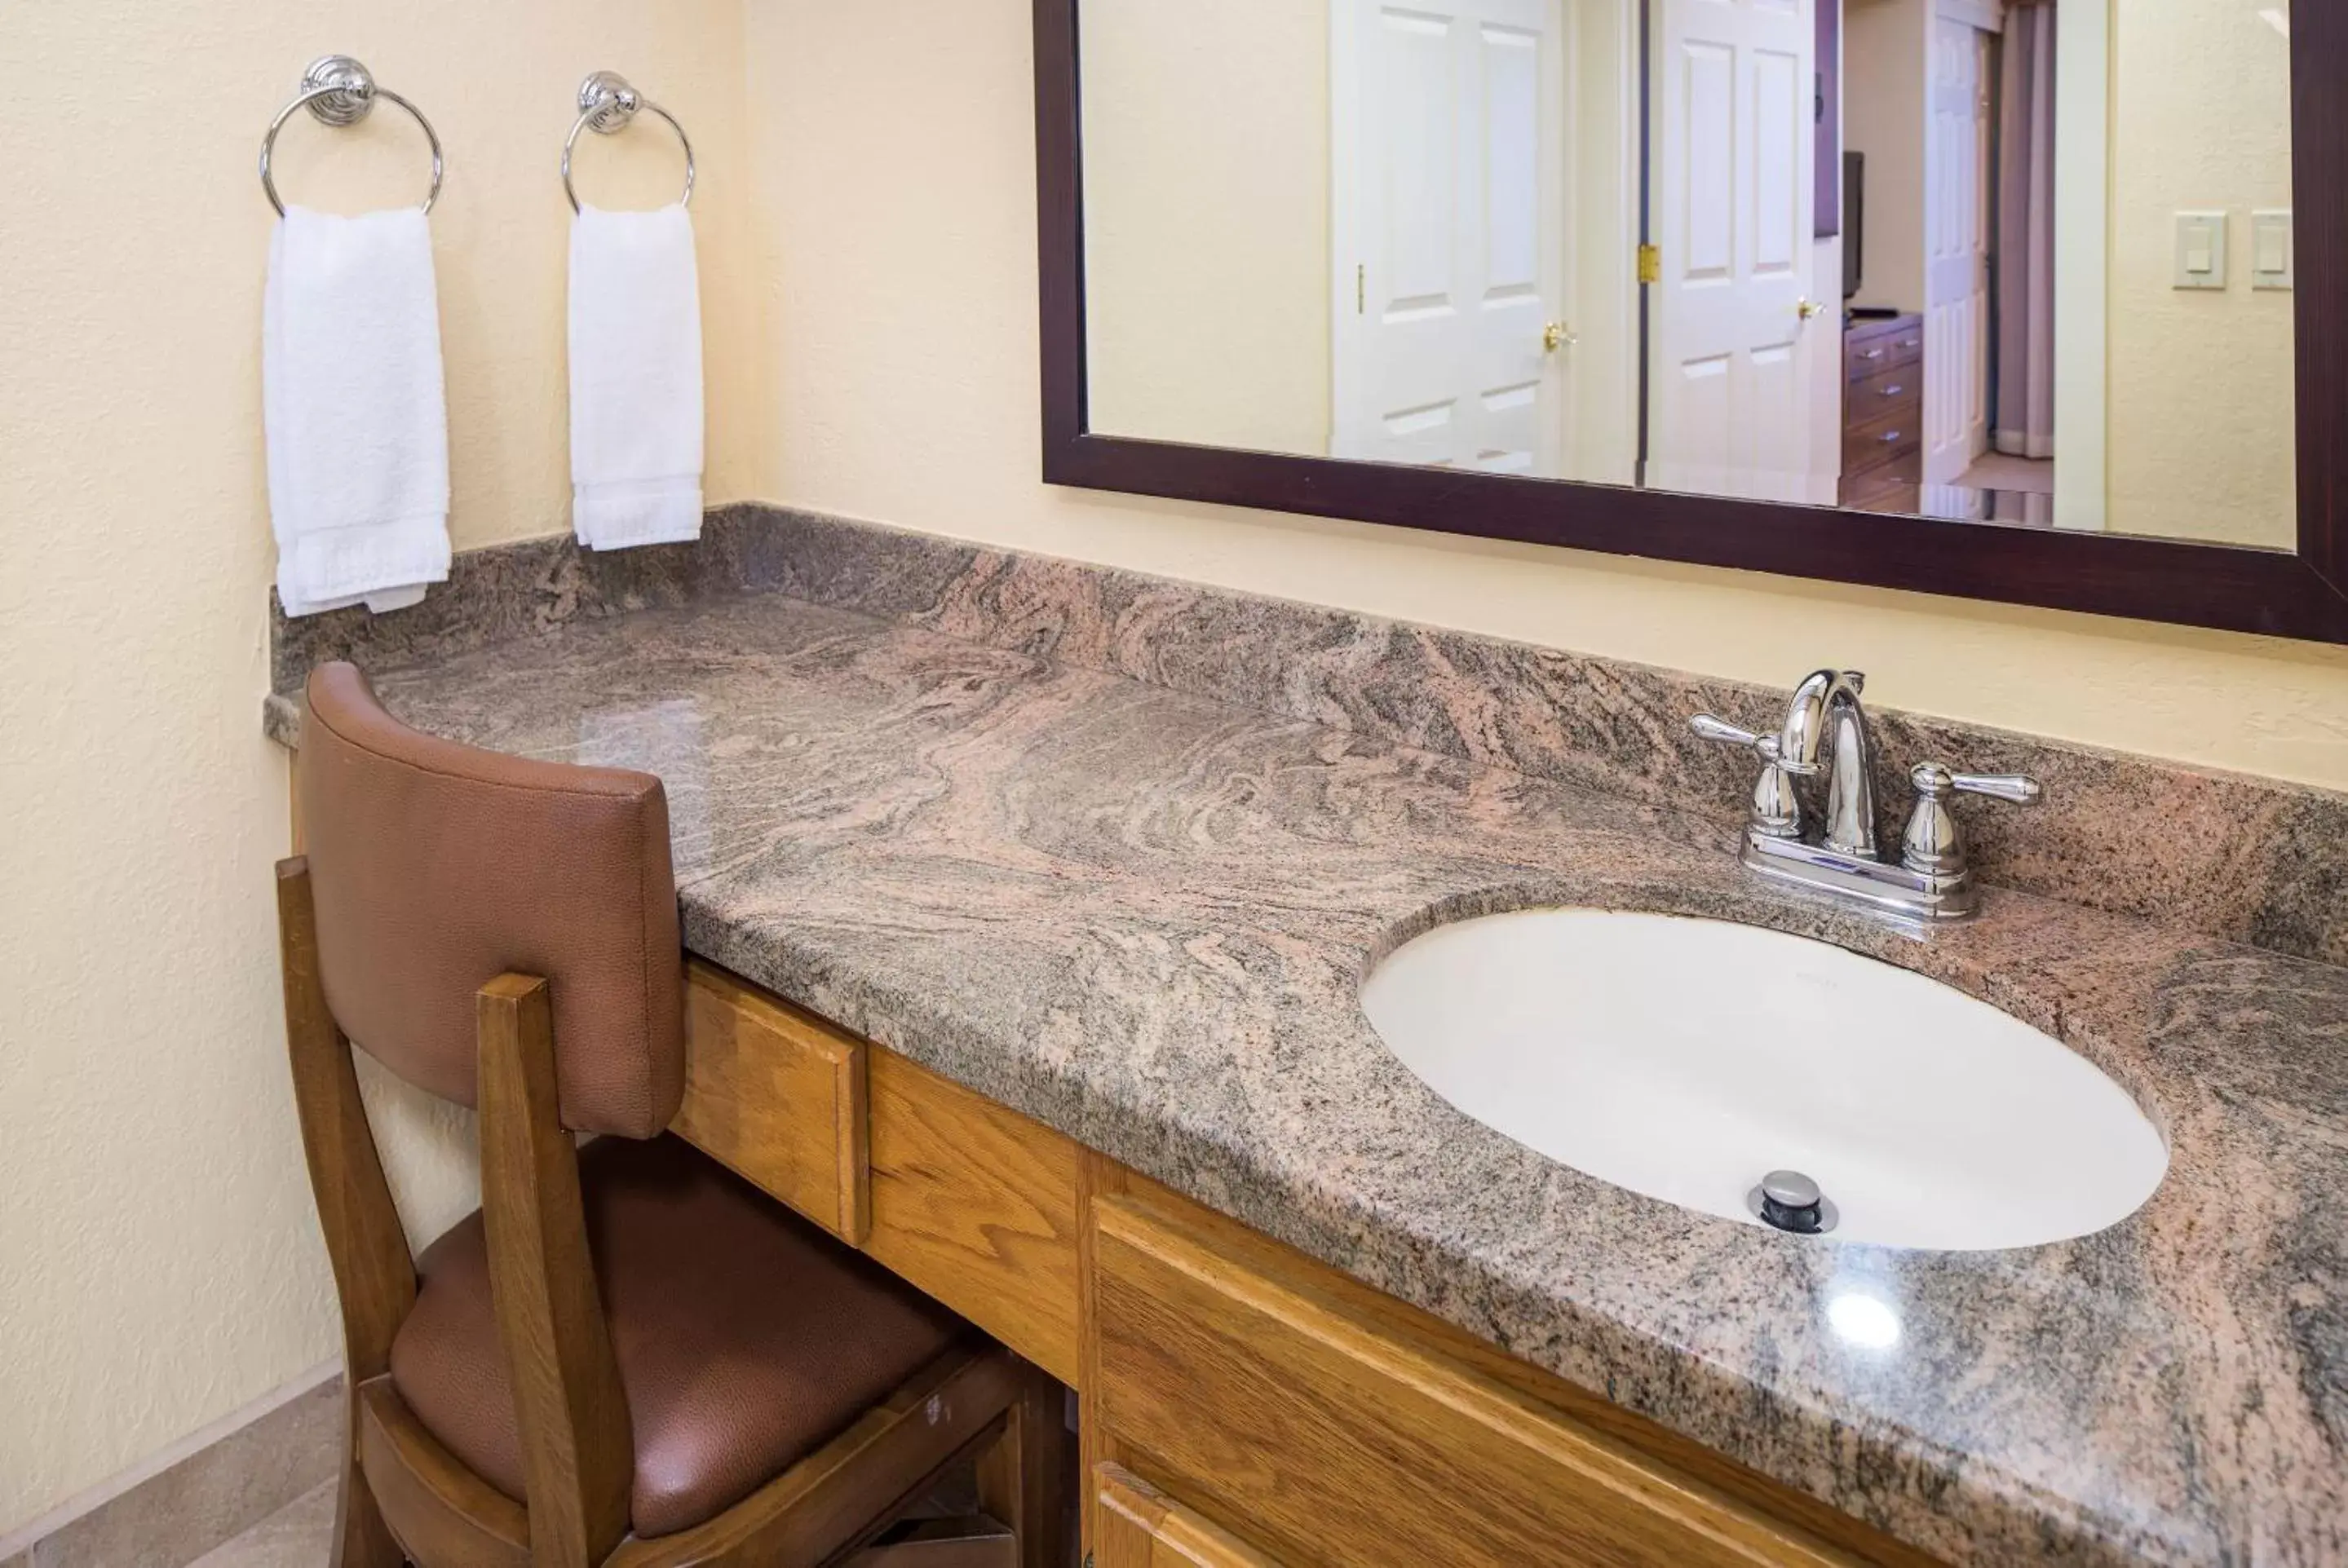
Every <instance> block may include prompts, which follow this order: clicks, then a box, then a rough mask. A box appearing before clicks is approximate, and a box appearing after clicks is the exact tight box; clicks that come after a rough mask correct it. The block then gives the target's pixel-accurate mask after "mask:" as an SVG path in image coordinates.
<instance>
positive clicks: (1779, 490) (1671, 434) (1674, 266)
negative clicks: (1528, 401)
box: [1646, 0, 1831, 500]
mask: <svg viewBox="0 0 2348 1568" xmlns="http://www.w3.org/2000/svg"><path fill="white" fill-rule="evenodd" d="M1811 5H1812V0H1655V4H1654V5H1653V11H1652V15H1653V19H1654V30H1655V36H1654V55H1653V59H1654V67H1653V70H1654V80H1653V84H1652V87H1651V91H1652V94H1653V103H1654V105H1655V115H1654V138H1653V149H1652V154H1651V156H1652V159H1653V162H1652V164H1651V166H1650V170H1649V192H1650V200H1651V202H1652V212H1653V228H1652V232H1653V235H1654V238H1655V243H1656V244H1657V245H1658V247H1659V248H1660V251H1661V256H1660V259H1659V261H1660V272H1661V276H1660V279H1659V280H1658V282H1657V283H1656V284H1655V286H1654V287H1653V289H1652V290H1651V291H1650V294H1651V306H1650V308H1651V311H1652V319H1651V326H1650V333H1649V345H1650V346H1649V357H1648V364H1649V373H1648V374H1649V405H1648V406H1649V424H1648V436H1647V472H1646V477H1647V482H1648V483H1649V484H1652V485H1655V486H1657V487H1662V488H1665V489H1674V490H1695V491H1702V492H1704V493H1706V494H1711V495H1724V496H1743V497H1758V498H1766V499H1776V500H1807V499H1812V498H1816V497H1815V495H1814V492H1817V491H1818V490H1819V489H1820V487H1821V480H1822V477H1813V476H1812V475H1811V474H1810V472H1809V466H1810V462H1811V445H1812V443H1811V430H1810V419H1811V412H1810V411H1811V405H1812V403H1813V399H1812V398H1811V396H1810V395H1809V392H1810V388H1811V386H1812V384H1813V381H1812V378H1813V377H1814V376H1815V375H1816V374H1819V372H1818V366H1817V364H1815V360H1816V358H1817V355H1816V353H1815V347H1814V344H1813V343H1811V342H1809V341H1808V340H1810V339H1813V338H1821V337H1823V336H1825V335H1827V334H1825V333H1812V332H1810V331H1808V330H1807V323H1805V321H1804V318H1803V314H1802V306H1803V303H1804V301H1805V299H1806V297H1813V296H1814V286H1813V282H1812V279H1811V277H1810V266H1811V259H1812V251H1813V246H1812V241H1811V238H1810V236H1811V231H1812V222H1811V205H1812V200H1813V195H1812V192H1813V187H1812V182H1811V180H1810V178H1809V171H1810V167H1811V138H1812V135H1813V129H1812V123H1813V118H1814V102H1813V97H1812V91H1813V87H1812V84H1813V77H1812V71H1813V66H1814V55H1815V50H1816V44H1815V35H1814V30H1813V29H1814V23H1813V13H1812V10H1811ZM1822 319H1824V320H1827V321H1829V322H1830V320H1831V317H1830V316H1828V317H1826V318H1822ZM1823 483H1824V484H1825V485H1826V486H1827V487H1830V485H1831V477H1823Z"/></svg>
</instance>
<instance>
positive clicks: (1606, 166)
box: [1035, 0, 2348, 641]
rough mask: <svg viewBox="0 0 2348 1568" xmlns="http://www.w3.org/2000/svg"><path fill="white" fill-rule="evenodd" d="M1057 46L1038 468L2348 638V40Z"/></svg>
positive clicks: (2267, 36)
mask: <svg viewBox="0 0 2348 1568" xmlns="http://www.w3.org/2000/svg"><path fill="white" fill-rule="evenodd" d="M2294 13H2296V14H2294ZM1035 20H1036V42H1037V72H1038V92H1039V100H1038V101H1039V114H1040V120H1039V128H1040V132H1041V135H1040V149H1041V191H1042V197H1043V202H1042V209H1043V210H1042V243H1043V255H1042V261H1043V272H1044V284H1045V291H1044V312H1045V344H1044V348H1045V477H1047V478H1048V479H1051V480H1054V481H1055V482H1060V483H1068V484H1077V485H1086V486H1092V487H1103V488H1111V489H1121V490H1130V491H1138V492H1141V493H1147V494H1155V495H1166V496H1177V497H1189V498H1194V499H1204V500H1214V501H1227V502H1233V503H1237V504H1242V505H1253V506H1262V507H1274V508H1280V509H1289V510H1298V511H1305V512H1313V513H1320V514H1323V515H1330V516H1342V517H1354V518H1365V519H1367V520H1374V521H1382V522H1395V523H1403V524H1407V525H1411V526H1416V527H1426V528H1441V529H1446V530H1449V531H1454V532H1465V533H1474V534H1483V535H1488V536H1494V537H1502V538H1520V539H1532V540H1539V541H1542V542H1553V543H1559V544H1568V545H1579V546H1582V547H1585V548H1599V549H1606V550H1613V551H1619V552H1624V553H1632V554H1641V555H1649V556H1655V557H1661V558H1665V559H1685V560H1697V561H1705V562H1710V563H1714V564H1720V565H1731V566H1745V567H1754V568H1758V569H1765V570H1774V571H1783V572H1789V573H1794V574H1797V575H1804V576H1816V577H1825V578H1832V579H1840V580H1849V581H1859V582H1871V583H1879V584H1883V585H1887V586H1897V587H1906V588H1916V589H1927V590H1933V591H1941V592H1949V593H1958V594H1966V595H1971V596H1974V597H1983V598H1993V599H2001V600H2014V601H2020V602H2029V603H2038V604H2045V605H2052V606H2057V607H2062V608H2072V609H2082V610H2097V611H2102V612H2106V613H2115V614H2125V615H2137V616H2145V617H2149V618H2154V619H2160V620H2177V621H2185V622H2192V623H2199V624H2204V625H2212V626H2224V627H2231V628H2235V629H2239V630H2263V631H2270V632H2277V633H2281V634H2283V635H2290V636H2297V637H2307V638H2319V639H2323V640H2327V641H2348V592H2343V589H2348V538H2343V528H2348V521H2343V519H2348V499H2340V500H2335V498H2334V496H2333V492H2334V490H2335V489H2336V488H2338V487H2341V486H2343V485H2348V437H2343V431H2348V408H2343V399H2348V297H2343V296H2344V295H2348V165H2343V150H2348V102H2343V98H2348V8H2342V7H2338V6H2333V5H2325V4H2320V3H2319V0H2298V3H2297V4H2296V5H2293V4H2291V0H2145V3H2143V4H2135V5H2119V4H2117V0H1184V3H1183V4H1181V5H1169V4H1166V3H1165V0H1036V11H1035ZM2294 89H2296V90H2294Z"/></svg>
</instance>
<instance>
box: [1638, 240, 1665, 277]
mask: <svg viewBox="0 0 2348 1568" xmlns="http://www.w3.org/2000/svg"><path fill="white" fill-rule="evenodd" d="M1639 282H1643V283H1660V282H1663V247H1662V246H1661V245H1642V246H1640V247H1639Z"/></svg>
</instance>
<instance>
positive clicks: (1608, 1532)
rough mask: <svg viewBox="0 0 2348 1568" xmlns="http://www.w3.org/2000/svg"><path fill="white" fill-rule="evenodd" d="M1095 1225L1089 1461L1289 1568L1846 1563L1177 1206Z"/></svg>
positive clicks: (1339, 1283)
mask: <svg viewBox="0 0 2348 1568" xmlns="http://www.w3.org/2000/svg"><path fill="white" fill-rule="evenodd" d="M1091 1223H1092V1226H1093V1231H1092V1236H1091V1243H1092V1247H1091V1251H1092V1260H1093V1261H1092V1276H1091V1280H1090V1286H1091V1311H1090V1315H1089V1317H1088V1319H1087V1321H1086V1349H1087V1354H1088V1358H1089V1363H1090V1370H1091V1372H1092V1375H1093V1378H1092V1381H1091V1382H1090V1384H1089V1386H1088V1392H1089V1393H1090V1395H1091V1403H1090V1406H1089V1412H1090V1413H1091V1415H1092V1417H1093V1419H1095V1420H1096V1421H1097V1423H1098V1426H1099V1429H1100V1430H1099V1431H1098V1433H1097V1434H1096V1446H1097V1449H1098V1450H1099V1452H1100V1454H1101V1455H1102V1458H1101V1459H1100V1460H1098V1461H1097V1462H1100V1463H1112V1464H1122V1465H1124V1466H1126V1467H1127V1468H1128V1469H1129V1470H1131V1471H1134V1472H1135V1473H1137V1474H1139V1475H1141V1476H1143V1477H1144V1478H1145V1479H1146V1480H1148V1481H1150V1482H1151V1483H1153V1484H1154V1485H1157V1486H1159V1487H1162V1488H1163V1489H1164V1491H1166V1493H1167V1494H1168V1495H1169V1496H1171V1497H1176V1498H1179V1499H1181V1500H1182V1501H1183V1503H1184V1504H1185V1505H1187V1506H1189V1507H1194V1508H1196V1509H1197V1510H1198V1511H1200V1513H1201V1514H1202V1515H1203V1516H1209V1517H1212V1518H1213V1519H1215V1520H1217V1521H1218V1522H1220V1523H1221V1524H1223V1525H1226V1526H1228V1527H1229V1528H1230V1529H1231V1531H1233V1532H1236V1534H1237V1535H1239V1536H1241V1537H1245V1538H1247V1539H1249V1540H1252V1541H1255V1542H1261V1543H1262V1545H1263V1546H1264V1548H1265V1549H1266V1550H1269V1551H1271V1552H1272V1553H1277V1554H1278V1556H1279V1557H1280V1559H1281V1561H1282V1562H1283V1563H1290V1564H1293V1565H1297V1568H1302V1565H1304V1564H1327V1565H1329V1568H1336V1565H1338V1564H1354V1563H1396V1564H1403V1563H1448V1564H1457V1565H1459V1568H1468V1565H1470V1564H1491V1565H1493V1568H1498V1565H1500V1564H1520V1563H1592V1564H1596V1563H1612V1564H1656V1565H1659V1568H1660V1565H1663V1564H1671V1565H1673V1568H1705V1565H1722V1568H1725V1565H1730V1564H1738V1565H1751V1564H1762V1563H1771V1564H1806V1565H1811V1568H1823V1565H1825V1564H1829V1563H1849V1561H1850V1559H1849V1558H1848V1557H1846V1556H1844V1555H1843V1554H1841V1553H1838V1552H1836V1551H1834V1550H1833V1549H1831V1548H1829V1547H1828V1546H1826V1545H1825V1544H1824V1543H1822V1542H1816V1541H1813V1540H1810V1539H1808V1538H1807V1537H1806V1536H1804V1535H1803V1534H1801V1533H1800V1532H1798V1531H1796V1530H1794V1529H1793V1528H1791V1527H1789V1526H1787V1525H1785V1524H1782V1523H1779V1522H1776V1521H1774V1520H1770V1519H1767V1518H1765V1517H1763V1516H1762V1515H1760V1514H1759V1513H1757V1512H1756V1511H1754V1510H1753V1509H1751V1508H1749V1507H1747V1506H1746V1505H1744V1504H1743V1503H1740V1502H1738V1501H1735V1499H1732V1498H1729V1497H1727V1496H1725V1495H1724V1494H1722V1493H1720V1492H1718V1491H1715V1490H1714V1489H1712V1488H1711V1487H1709V1486H1707V1485H1705V1484H1704V1482H1702V1481H1698V1480H1696V1479H1695V1478H1694V1477H1692V1476H1689V1475H1686V1474H1684V1473H1681V1472H1678V1471H1674V1470H1673V1469H1671V1468H1669V1467H1667V1466H1665V1465H1663V1464H1660V1463H1658V1462H1656V1461H1655V1460H1652V1459H1650V1458H1648V1457H1647V1456H1645V1455H1643V1454H1640V1453H1638V1452H1636V1451H1635V1450H1632V1449H1631V1448H1630V1447H1629V1446H1628V1445H1626V1444H1624V1443H1622V1442H1621V1441H1619V1440H1616V1439H1614V1438H1612V1437H1610V1436H1608V1435H1607V1434H1605V1433H1603V1432H1601V1431H1599V1430H1595V1429H1593V1428H1591V1427H1589V1426H1586V1425H1584V1424H1583V1423H1581V1421H1579V1420H1576V1419H1573V1418H1572V1417H1571V1416H1570V1415H1568V1414H1566V1413H1565V1412H1563V1411H1561V1410H1560V1409H1556V1408H1554V1407H1552V1406H1550V1405H1548V1404H1546V1403H1544V1402H1542V1401H1540V1400H1539V1399H1534V1398H1532V1397H1530V1396H1529V1395H1528V1394H1527V1393H1526V1392H1524V1391H1523V1390H1522V1389H1519V1388H1516V1387H1512V1386H1510V1385H1509V1384H1508V1383H1505V1382H1502V1381H1501V1380H1499V1379H1498V1378H1493V1377H1491V1376H1489V1375H1488V1373H1487V1372H1486V1371H1485V1370H1484V1369H1483V1368H1479V1367H1478V1365H1476V1364H1475V1362H1474V1361H1471V1360H1468V1359H1466V1358H1462V1357H1460V1356H1457V1355H1455V1354H1454V1353H1453V1348H1452V1347H1451V1346H1450V1345H1449V1344H1447V1342H1446V1341H1445V1340H1444V1339H1443V1338H1441V1337H1437V1336H1434V1335H1422V1334H1418V1333H1413V1332H1408V1331H1406V1329H1405V1328H1404V1327H1403V1325H1402V1324H1401V1323H1400V1322H1398V1321H1397V1319H1396V1317H1395V1315H1393V1314H1391V1313H1389V1312H1387V1311H1385V1310H1382V1309H1380V1308H1379V1307H1377V1306H1376V1305H1375V1302H1373V1301H1371V1300H1369V1299H1366V1298H1367V1297H1368V1296H1371V1295H1372V1294H1373V1293H1370V1292H1367V1291H1365V1290H1364V1289H1363V1287H1361V1286H1359V1285H1357V1284H1354V1283H1352V1282H1349V1281H1346V1280H1344V1278H1343V1277H1342V1276H1337V1275H1336V1274H1334V1271H1331V1270H1327V1269H1325V1268H1324V1267H1323V1266H1321V1265H1319V1264H1317V1263H1314V1262H1313V1261H1312V1260H1310V1259H1307V1258H1304V1257H1303V1256H1301V1255H1296V1254H1294V1253H1291V1252H1288V1251H1286V1250H1285V1249H1282V1248H1279V1247H1276V1246H1274V1245H1271V1244H1269V1243H1263V1242H1262V1241H1261V1239H1260V1238H1258V1239H1257V1240H1256V1241H1255V1242H1253V1243H1249V1242H1242V1241H1239V1240H1238V1239H1237V1238H1234V1237H1232V1236H1231V1235H1228V1234H1226V1233H1224V1232H1223V1229H1222V1227H1221V1226H1220V1225H1214V1224H1211V1223H1201V1221H1200V1217H1199V1215H1198V1214H1197V1212H1196V1211H1194V1210H1193V1209H1192V1208H1191V1206H1190V1205H1189V1204H1185V1203H1183V1202H1182V1201H1180V1200H1179V1199H1171V1198H1170V1197H1162V1196H1150V1195H1146V1194H1141V1193H1138V1192H1137V1193H1136V1194H1131V1195H1123V1196H1110V1197H1103V1198H1100V1199H1098V1200H1097V1201H1096V1202H1095V1203H1094V1204H1093V1205H1092V1211H1091ZM1100 1512H1102V1513H1114V1512H1116V1510H1115V1509H1114V1508H1113V1507H1110V1506H1108V1505H1107V1504H1104V1505H1102V1508H1101V1510H1100ZM1098 1517H1099V1516H1098V1514H1097V1518H1098ZM1109 1527H1111V1526H1110V1524H1109V1522H1107V1521H1102V1522H1099V1523H1097V1528H1098V1529H1107V1528H1109Z"/></svg>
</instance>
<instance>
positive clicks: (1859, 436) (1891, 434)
mask: <svg viewBox="0 0 2348 1568" xmlns="http://www.w3.org/2000/svg"><path fill="white" fill-rule="evenodd" d="M1922 414H1923V410H1922V409H1921V408H1910V409H1901V410H1895V411H1894V412H1892V413H1890V414H1886V415H1879V417H1877V418H1874V419H1871V420H1869V421H1868V422H1867V423H1866V424H1864V425H1852V426H1851V428H1850V430H1849V433H1848V434H1846V435H1845V436H1843V438H1842V471H1843V472H1844V473H1846V474H1849V475H1852V476H1858V475H1861V474H1865V473H1866V472H1867V471H1868V470H1869V469H1870V468H1875V467H1878V466H1881V465H1883V464H1885V463H1890V462H1892V461H1894V460H1895V459H1897V458H1900V457H1905V456H1909V455H1910V454H1911V453H1915V452H1921V451H1922V450H1923V449H1924V421H1923V418H1922Z"/></svg>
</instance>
